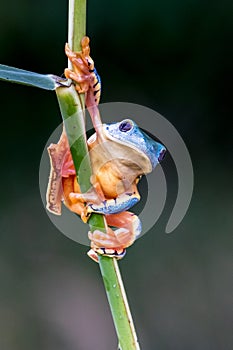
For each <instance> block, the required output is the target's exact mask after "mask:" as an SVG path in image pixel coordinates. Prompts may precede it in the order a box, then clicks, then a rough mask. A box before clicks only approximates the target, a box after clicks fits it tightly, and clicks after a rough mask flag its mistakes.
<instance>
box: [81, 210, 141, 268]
mask: <svg viewBox="0 0 233 350" xmlns="http://www.w3.org/2000/svg"><path fill="white" fill-rule="evenodd" d="M106 221H107V224H108V225H110V226H114V227H119V228H118V229H117V230H115V231H114V230H113V229H111V228H110V227H108V229H107V232H106V233H104V232H102V231H100V230H95V231H94V232H89V233H88V237H89V239H90V240H91V248H92V249H91V250H90V251H89V252H88V255H89V256H90V257H91V258H92V259H93V260H95V261H98V256H97V253H98V254H101V255H106V256H110V257H115V258H118V259H119V258H122V257H123V256H124V255H125V248H127V247H129V246H130V245H132V244H133V242H134V241H135V239H136V238H137V236H139V234H140V233H141V221H140V220H139V218H138V217H137V215H135V214H133V213H131V212H123V213H119V214H112V215H106Z"/></svg>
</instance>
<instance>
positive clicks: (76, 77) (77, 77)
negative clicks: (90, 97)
mask: <svg viewBox="0 0 233 350" xmlns="http://www.w3.org/2000/svg"><path fill="white" fill-rule="evenodd" d="M64 74H65V77H66V78H67V79H71V80H73V81H75V82H76V83H78V84H79V85H75V88H76V90H77V91H78V93H79V94H83V93H85V92H87V91H88V90H89V86H90V76H89V75H86V74H84V75H81V74H77V73H75V72H73V71H72V70H70V69H68V68H66V69H65V71H64Z"/></svg>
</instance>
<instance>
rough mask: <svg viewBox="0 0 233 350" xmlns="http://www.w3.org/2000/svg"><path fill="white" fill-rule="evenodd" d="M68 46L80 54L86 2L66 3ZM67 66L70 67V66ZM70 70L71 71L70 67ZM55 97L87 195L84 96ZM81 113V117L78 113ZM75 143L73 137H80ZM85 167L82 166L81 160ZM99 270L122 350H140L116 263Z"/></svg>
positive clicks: (95, 221)
mask: <svg viewBox="0 0 233 350" xmlns="http://www.w3.org/2000/svg"><path fill="white" fill-rule="evenodd" d="M68 31H69V33H68V42H69V46H70V47H71V48H72V50H73V51H80V50H81V46H80V42H81V39H82V38H83V36H84V35H85V32H86V0H69V28H68ZM69 64H70V63H69ZM70 68H72V67H70ZM57 97H58V101H59V105H60V109H61V112H62V116H63V120H64V123H65V128H66V133H67V137H68V140H69V143H70V146H71V154H72V158H73V161H74V166H75V170H76V174H77V177H78V181H79V184H80V188H81V191H82V192H86V191H87V190H88V189H89V188H90V186H91V184H90V175H91V166H90V159H89V154H88V149H87V145H86V138H85V134H84V133H85V118H84V109H85V96H84V94H82V95H78V94H76V92H75V90H74V87H73V86H71V87H70V88H58V89H57ZM80 111H81V113H80ZM80 133H81V134H82V136H81V137H79V138H78V139H77V138H75V137H78V135H79V136H80ZM84 159H85V160H86V161H85V163H84V164H85V166H84V167H83V166H81V167H80V164H82V162H83V160H84ZM88 223H89V225H90V229H91V231H93V230H94V229H95V228H98V229H99V230H101V231H103V232H104V230H105V222H104V218H103V216H102V215H98V214H92V215H91V217H90V219H89V221H88ZM99 266H100V271H101V274H102V277H103V281H104V286H105V289H106V293H107V297H108V301H109V304H110V308H111V312H112V317H113V321H114V325H115V328H116V332H117V336H118V340H119V346H120V349H121V350H140V348H139V344H138V341H137V336H136V332H135V329H134V325H133V320H132V317H131V313H130V309H129V306H128V302H127V298H126V294H125V290H124V286H123V282H122V280H121V276H120V271H119V268H118V263H117V261H116V259H112V258H109V257H106V256H99Z"/></svg>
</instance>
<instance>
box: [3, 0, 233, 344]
mask: <svg viewBox="0 0 233 350" xmlns="http://www.w3.org/2000/svg"><path fill="white" fill-rule="evenodd" d="M232 10H233V8H232V1H227V0H223V1H215V0H214V1H197V0H196V1H194V0H188V1H177V0H176V1H175V0H174V1H168V0H165V1H162V0H160V1H156V2H154V1H149V0H145V1H143V2H142V1H132V0H128V1H123V0H121V1H112V2H110V1H94V0H90V1H89V3H88V31H87V32H88V35H89V36H90V37H91V40H92V56H93V57H94V59H95V63H96V66H97V67H98V71H99V73H100V75H101V77H102V82H103V94H102V102H111V101H112V102H115V101H125V102H135V103H138V104H141V105H145V106H147V107H150V108H152V109H155V110H156V111H157V112H159V113H161V114H162V115H163V116H165V117H166V118H167V119H168V120H169V121H170V122H171V123H173V125H174V126H175V128H176V129H177V130H178V131H179V133H180V134H181V136H182V137H183V139H184V141H185V143H186V145H187V147H188V149H189V151H190V154H191V157H192V161H193V166H194V174H195V188H194V194H193V199H192V203H191V206H190V208H189V211H188V213H187V215H186V217H185V218H184V220H183V222H182V223H181V224H180V226H179V227H178V228H177V229H176V230H175V231H174V233H173V234H171V235H166V234H165V233H164V228H165V224H166V222H167V220H168V217H169V212H170V210H171V208H172V204H173V201H174V196H175V191H176V190H177V178H176V175H175V172H174V171H173V172H171V173H169V174H167V175H168V179H169V181H168V204H167V207H166V210H165V213H164V215H163V216H162V217H161V219H160V220H159V222H158V223H157V225H156V227H155V228H154V229H153V230H151V231H150V232H149V233H148V234H147V235H146V236H144V238H143V239H141V240H139V241H138V242H137V243H136V244H135V245H134V246H133V247H132V248H131V249H129V250H128V254H127V257H126V258H125V259H124V260H123V261H122V262H121V263H120V266H121V270H122V274H123V278H124V281H125V285H126V288H127V293H128V296H129V302H130V305H131V308H132V312H133V316H134V319H135V322H136V327H137V330H138V334H139V339H140V342H141V344H142V349H143V350H153V349H159V350H175V349H179V350H182V349H185V350H186V349H189V350H192V349H193V350H202V349H203V350H220V349H221V350H228V349H229V350H230V349H232V348H233V337H232V321H233V315H232V292H233V289H232V227H233V225H232V164H231V162H230V161H231V160H232V131H231V130H232V128H231V127H230V125H231V112H232V101H231V100H230V96H231V93H230V92H231V89H232V86H231V79H232V51H231V49H232V29H233V28H232V13H233V12H232ZM0 23H1V26H0V27H1V35H0V48H1V55H0V56H1V58H0V62H1V63H3V64H8V65H11V66H15V67H19V68H23V69H27V70H32V71H36V72H39V73H54V74H57V75H60V74H62V72H63V70H64V68H65V67H66V64H67V63H66V62H67V61H66V57H65V55H64V52H63V51H64V43H65V41H66V40H67V39H66V38H67V2H66V1H54V0H49V1H48V0H47V1H45V0H41V1H37V2H36V1H34V2H33V1H27V0H12V1H6V2H2V3H1V6H0ZM0 89H1V139H0V141H1V182H0V186H1V187H0V188H1V192H0V193H1V204H0V206H1V224H0V225H1V226H0V279H1V285H0V349H1V350H29V349H30V350H31V349H34V350H42V349H43V350H53V349H56V350H64V349H66V350H86V349H88V350H89V349H98V350H110V349H116V344H117V341H116V337H115V332H114V328H113V325H112V321H111V316H110V313H109V309H108V305H107V302H106V298H105V292H104V289H103V286H102V281H101V278H100V275H99V271H98V266H97V265H95V264H94V263H92V262H91V261H90V260H89V259H88V258H87V257H86V255H85V252H86V250H87V249H86V247H84V246H81V245H79V244H77V243H75V242H73V241H71V240H69V239H67V238H66V237H65V236H63V235H62V234H61V233H60V232H59V231H58V230H57V229H56V228H55V227H54V226H53V225H52V223H51V222H50V220H49V219H48V217H47V215H46V212H45V210H44V208H43V206H42V202H41V198H40V193H39V186H38V169H39V163H40V157H41V154H42V151H43V149H44V145H45V143H46V141H47V139H48V137H49V136H50V134H51V133H52V131H53V130H54V129H55V127H56V126H57V125H58V124H59V122H60V120H61V118H60V115H59V109H58V105H57V101H56V96H55V94H54V93H52V92H47V91H42V90H39V89H35V88H29V87H22V86H20V85H14V84H7V83H3V82H1V84H0ZM166 162H169V157H168V158H167V160H166V161H165V165H164V167H165V169H166V168H167V169H170V167H169V165H166ZM171 168H172V167H171ZM171 174H174V176H171ZM169 198H170V199H169Z"/></svg>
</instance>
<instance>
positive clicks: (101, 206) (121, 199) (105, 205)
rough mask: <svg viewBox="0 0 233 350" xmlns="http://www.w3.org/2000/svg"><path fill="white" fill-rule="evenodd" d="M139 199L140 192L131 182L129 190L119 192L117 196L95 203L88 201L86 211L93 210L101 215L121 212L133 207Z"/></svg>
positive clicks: (90, 211)
mask: <svg viewBox="0 0 233 350" xmlns="http://www.w3.org/2000/svg"><path fill="white" fill-rule="evenodd" d="M139 200H140V194H139V192H138V190H137V186H136V184H133V185H132V188H131V189H130V190H129V191H127V192H124V193H122V194H120V195H119V196H118V197H117V198H113V199H105V200H102V201H101V202H100V203H97V204H96V203H88V204H87V213H90V214H91V213H92V212H95V213H99V214H103V215H107V214H116V213H121V212H123V211H126V210H128V209H130V208H131V207H133V206H134V205H135V204H136V203H138V202H139Z"/></svg>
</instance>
